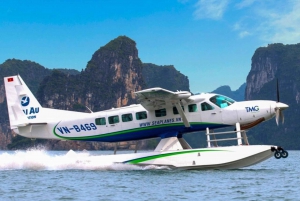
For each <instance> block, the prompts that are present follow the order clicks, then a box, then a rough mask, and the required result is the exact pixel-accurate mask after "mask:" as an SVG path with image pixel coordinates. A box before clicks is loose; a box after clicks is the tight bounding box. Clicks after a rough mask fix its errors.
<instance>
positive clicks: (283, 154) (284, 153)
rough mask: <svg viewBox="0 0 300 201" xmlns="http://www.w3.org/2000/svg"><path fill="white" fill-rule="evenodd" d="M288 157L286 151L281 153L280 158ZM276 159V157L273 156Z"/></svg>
mask: <svg viewBox="0 0 300 201" xmlns="http://www.w3.org/2000/svg"><path fill="white" fill-rule="evenodd" d="M288 156H289V153H288V152H287V151H282V152H281V157H282V158H287V157H288ZM275 157H276V156H275Z"/></svg>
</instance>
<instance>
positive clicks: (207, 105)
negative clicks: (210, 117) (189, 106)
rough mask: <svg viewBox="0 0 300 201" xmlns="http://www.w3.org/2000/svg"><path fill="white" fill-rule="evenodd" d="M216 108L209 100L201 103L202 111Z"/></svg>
mask: <svg viewBox="0 0 300 201" xmlns="http://www.w3.org/2000/svg"><path fill="white" fill-rule="evenodd" d="M214 109H215V108H214V107H213V106H211V105H210V104H208V103H207V102H203V103H201V111H209V110H214Z"/></svg>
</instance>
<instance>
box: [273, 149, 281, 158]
mask: <svg viewBox="0 0 300 201" xmlns="http://www.w3.org/2000/svg"><path fill="white" fill-rule="evenodd" d="M274 156H275V158H276V159H280V158H281V157H282V156H281V153H280V152H279V151H275V153H274Z"/></svg>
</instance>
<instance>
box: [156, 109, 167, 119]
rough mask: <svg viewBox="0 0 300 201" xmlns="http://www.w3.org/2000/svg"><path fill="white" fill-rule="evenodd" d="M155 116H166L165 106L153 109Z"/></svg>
mask: <svg viewBox="0 0 300 201" xmlns="http://www.w3.org/2000/svg"><path fill="white" fill-rule="evenodd" d="M155 116H156V117H165V116H167V110H166V108H163V109H159V110H155Z"/></svg>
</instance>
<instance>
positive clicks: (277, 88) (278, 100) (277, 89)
mask: <svg viewBox="0 0 300 201" xmlns="http://www.w3.org/2000/svg"><path fill="white" fill-rule="evenodd" d="M276 92H277V102H278V103H279V102H280V99H279V87H278V78H277V87H276Z"/></svg>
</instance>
